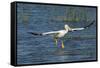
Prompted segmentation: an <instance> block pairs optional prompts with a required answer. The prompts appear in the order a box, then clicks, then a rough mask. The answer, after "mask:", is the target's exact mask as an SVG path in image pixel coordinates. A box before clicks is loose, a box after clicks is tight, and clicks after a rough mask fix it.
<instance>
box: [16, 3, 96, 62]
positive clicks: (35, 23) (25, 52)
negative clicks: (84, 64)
mask: <svg viewBox="0 0 100 68" xmlns="http://www.w3.org/2000/svg"><path fill="white" fill-rule="evenodd" d="M70 7H71V6H56V5H55V6H54V5H46V6H45V5H37V4H22V3H18V4H17V63H18V64H40V63H56V62H72V61H87V60H96V22H94V24H93V25H92V26H91V27H89V28H88V29H85V30H83V31H74V32H69V33H68V34H67V35H66V36H65V38H64V45H65V48H64V49H62V48H58V47H57V46H56V45H55V42H54V40H53V37H51V36H43V37H42V36H34V35H32V34H30V33H29V32H37V33H41V32H48V31H55V30H62V29H64V25H65V24H68V25H69V26H70V27H83V26H86V25H88V24H89V23H90V21H92V20H96V8H91V7H74V8H75V11H76V12H77V13H76V15H79V13H80V12H82V11H81V10H84V9H85V10H84V11H86V12H87V13H86V15H87V18H88V20H89V22H86V21H84V20H83V21H79V22H75V21H73V22H72V21H71V22H70V21H67V22H66V21H63V17H67V16H68V15H67V13H68V11H69V8H70ZM72 8H73V7H72ZM61 17H62V18H61Z"/></svg>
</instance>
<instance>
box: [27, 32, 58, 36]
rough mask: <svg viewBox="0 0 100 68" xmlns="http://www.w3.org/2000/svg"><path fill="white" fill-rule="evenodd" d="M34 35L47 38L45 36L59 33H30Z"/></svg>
mask: <svg viewBox="0 0 100 68" xmlns="http://www.w3.org/2000/svg"><path fill="white" fill-rule="evenodd" d="M29 33H30V34H33V35H39V36H45V35H51V34H57V33H59V31H50V32H44V33H36V32H29Z"/></svg>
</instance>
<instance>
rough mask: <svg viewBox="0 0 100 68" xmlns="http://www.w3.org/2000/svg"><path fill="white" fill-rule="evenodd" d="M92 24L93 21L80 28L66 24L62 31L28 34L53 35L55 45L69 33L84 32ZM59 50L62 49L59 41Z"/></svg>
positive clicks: (62, 45)
mask: <svg viewBox="0 0 100 68" xmlns="http://www.w3.org/2000/svg"><path fill="white" fill-rule="evenodd" d="M93 23H94V21H92V22H91V23H90V24H89V25H87V26H85V27H82V28H71V27H69V26H68V25H67V24H65V25H64V29H63V30H59V31H50V32H44V33H34V32H30V33H31V34H33V35H40V36H45V35H53V37H54V40H55V43H56V45H57V41H58V39H59V38H62V37H64V36H65V35H66V34H67V33H68V32H69V31H78V30H84V29H86V28H88V27H90V26H91V25H92V24H93ZM61 48H64V43H63V41H61Z"/></svg>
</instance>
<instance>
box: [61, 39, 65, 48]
mask: <svg viewBox="0 0 100 68" xmlns="http://www.w3.org/2000/svg"><path fill="white" fill-rule="evenodd" d="M61 48H64V42H63V40H62V41H61Z"/></svg>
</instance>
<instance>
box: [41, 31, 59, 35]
mask: <svg viewBox="0 0 100 68" xmlns="http://www.w3.org/2000/svg"><path fill="white" fill-rule="evenodd" d="M57 33H59V31H50V32H44V33H42V35H51V34H57Z"/></svg>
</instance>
